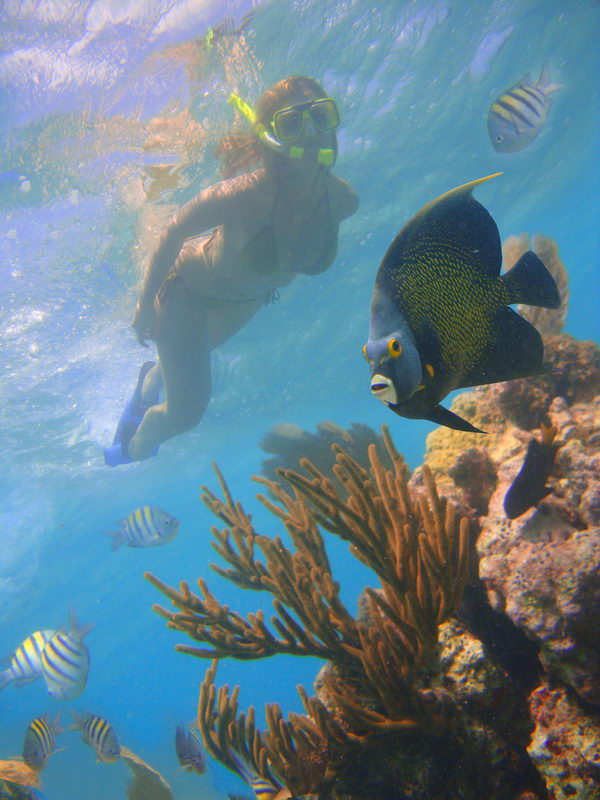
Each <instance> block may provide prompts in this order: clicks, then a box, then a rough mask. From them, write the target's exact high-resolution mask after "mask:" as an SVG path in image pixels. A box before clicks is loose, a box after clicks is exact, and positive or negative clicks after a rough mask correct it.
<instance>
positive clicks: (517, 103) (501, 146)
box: [487, 64, 562, 153]
mask: <svg viewBox="0 0 600 800" xmlns="http://www.w3.org/2000/svg"><path fill="white" fill-rule="evenodd" d="M558 89H562V86H561V85H560V84H558V83H552V81H551V80H550V74H549V72H548V66H547V65H546V64H544V66H543V67H542V71H541V73H540V77H539V79H538V82H537V83H535V82H534V81H533V80H532V78H531V75H530V74H529V72H528V73H527V74H526V75H523V77H522V78H521V80H520V81H519V82H518V83H515V85H514V86H511V87H510V89H508V90H507V91H505V92H502V94H501V95H499V96H498V97H497V98H496V99H495V100H494V102H493V103H492V105H491V106H490V110H489V112H488V118H487V126H488V134H489V137H490V141H491V143H492V147H493V148H494V150H496V151H497V152H498V153H514V152H516V151H517V150H522V149H523V148H524V147H527V146H528V145H530V144H531V142H533V140H534V139H535V138H536V137H537V136H538V134H539V133H540V131H541V130H542V128H543V127H544V125H545V124H546V121H547V120H548V115H549V113H550V108H551V106H552V98H551V97H550V95H551V94H552V92H556V91H557V90H558Z"/></svg>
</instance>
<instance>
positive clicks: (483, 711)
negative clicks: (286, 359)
mask: <svg viewBox="0 0 600 800" xmlns="http://www.w3.org/2000/svg"><path fill="white" fill-rule="evenodd" d="M383 438H384V442H385V447H386V450H387V454H388V459H389V462H390V463H391V464H392V469H386V468H385V467H384V466H383V465H382V463H381V460H380V459H379V456H378V453H377V449H376V447H375V445H374V444H371V445H370V447H369V450H368V453H369V460H370V466H369V469H368V470H367V469H365V468H364V467H361V466H360V465H359V464H358V463H357V462H356V461H355V460H354V459H352V458H350V457H349V456H348V455H347V453H345V452H344V451H343V450H342V448H340V447H339V446H335V445H334V448H333V449H334V452H335V455H336V464H335V466H334V469H333V471H334V474H335V476H336V478H337V481H338V485H340V486H341V487H343V491H341V490H339V489H337V488H336V485H335V484H334V483H333V481H332V480H331V478H329V477H326V476H325V475H324V474H323V473H322V472H321V471H320V470H319V469H317V467H316V466H315V465H314V464H312V463H311V462H310V461H308V460H306V459H304V460H302V462H301V465H302V467H303V469H304V470H305V472H306V473H307V474H306V475H302V474H300V473H298V472H295V471H293V470H289V469H283V470H280V472H279V475H280V477H281V478H282V479H283V480H284V481H285V482H286V484H287V485H288V486H289V487H291V491H288V490H286V489H284V488H283V486H282V485H280V484H277V483H275V482H273V481H271V480H268V479H266V478H256V480H257V481H258V482H259V483H261V484H262V485H263V486H264V487H265V488H266V489H267V490H268V491H269V492H270V494H271V496H273V497H275V502H273V501H271V500H270V499H268V498H267V497H265V496H262V495H259V499H260V500H261V502H262V503H264V504H265V505H266V507H267V508H268V509H269V510H270V511H271V512H272V513H273V514H274V515H276V516H277V517H278V518H279V519H280V520H281V521H282V523H283V524H284V526H285V529H286V531H287V533H288V535H289V538H290V540H291V542H292V543H293V545H294V547H295V551H294V552H292V551H290V550H288V549H287V547H286V546H285V545H284V543H283V541H282V539H281V538H280V537H277V538H275V539H271V538H269V537H266V536H261V535H259V534H258V533H257V532H256V531H255V530H254V528H253V526H252V522H251V518H250V516H249V515H248V514H247V513H246V512H245V511H244V509H243V508H242V506H241V505H240V504H239V503H236V502H234V500H233V498H232V496H231V494H230V492H229V489H228V487H227V485H226V484H225V481H224V480H223V478H222V477H221V476H220V474H219V473H218V474H219V480H220V484H221V490H222V493H223V497H224V499H223V500H221V499H219V498H218V497H217V496H216V495H215V494H213V493H212V492H211V491H210V490H208V489H206V488H204V489H203V500H204V502H205V503H206V504H207V505H208V507H209V508H210V509H211V510H212V511H213V512H214V513H215V514H216V515H217V516H218V517H219V518H220V519H221V520H222V521H223V522H224V523H225V525H226V526H227V527H226V528H224V529H222V530H220V529H218V528H216V527H215V528H213V529H212V533H213V536H214V539H215V541H214V542H213V546H214V547H215V549H216V551H217V552H218V553H219V555H220V556H221V557H222V558H223V559H224V560H225V562H226V563H227V564H228V565H229V566H228V567H226V568H223V567H220V566H215V565H213V569H215V570H216V571H217V572H218V573H219V574H221V575H223V576H224V577H226V578H228V579H229V580H231V581H232V582H234V583H235V584H237V585H239V586H242V587H244V588H251V589H256V590H263V591H268V592H269V593H271V594H272V595H273V597H274V608H275V616H274V617H273V618H272V629H271V628H269V627H268V626H267V624H266V623H265V618H264V613H263V612H262V611H258V612H257V613H256V614H249V615H248V617H247V618H244V617H242V616H241V615H239V614H237V613H236V612H234V611H231V610H230V609H229V608H228V607H227V606H224V605H222V604H221V603H219V601H218V600H217V599H216V598H215V597H214V596H213V595H212V594H211V593H210V591H209V589H208V587H207V585H206V583H205V581H204V580H202V579H199V580H198V586H199V589H200V595H199V596H198V595H195V594H193V593H192V592H191V590H190V588H189V586H188V585H187V584H186V583H185V582H183V583H181V585H180V588H179V589H174V588H172V587H169V586H167V585H165V584H164V583H162V582H161V581H160V580H159V579H158V578H156V577H155V576H153V575H150V574H147V577H148V578H149V580H150V581H151V582H152V583H153V584H154V585H155V586H156V587H157V588H159V589H160V590H161V591H162V592H163V593H164V594H165V595H166V596H167V597H168V598H169V599H170V600H171V602H172V603H173V605H174V606H175V607H176V609H177V610H176V611H170V610H168V609H165V608H162V607H160V606H155V607H154V608H155V610H156V611H157V612H158V613H160V614H161V615H162V616H163V617H164V618H165V619H166V620H167V624H168V627H171V628H174V629H176V630H179V631H182V632H185V633H186V634H187V635H188V636H190V637H191V638H192V639H194V640H196V641H198V642H202V643H204V644H205V645H208V646H207V647H194V646H190V645H178V646H177V649H178V650H179V651H180V652H183V653H188V654H191V655H195V656H199V657H202V658H213V659H215V660H218V659H220V658H225V657H234V658H239V659H255V658H263V657H267V656H270V655H275V654H278V653H287V654H293V655H316V656H319V657H321V658H323V659H325V660H326V661H327V664H326V665H325V667H324V668H323V669H322V670H321V673H320V675H319V677H318V680H317V692H318V693H317V696H316V697H309V696H308V695H307V694H306V692H305V691H304V690H303V689H301V688H300V689H299V691H300V694H301V698H302V701H303V704H304V708H305V714H289V715H288V717H287V719H284V717H283V714H282V712H281V709H280V708H279V706H278V705H276V704H270V705H269V706H268V707H267V710H266V719H267V730H266V731H264V732H261V731H259V730H258V729H257V728H256V726H255V714H254V709H253V708H252V707H251V708H250V709H249V711H248V712H247V713H244V712H240V711H239V710H238V693H239V689H238V688H237V687H236V688H235V689H233V690H231V691H230V690H229V688H228V687H222V688H220V689H219V690H217V688H216V687H215V683H214V681H215V673H216V661H215V663H213V665H212V666H211V667H210V669H209V670H208V672H207V674H206V678H205V680H204V682H203V684H202V687H201V692H200V699H199V706H198V727H199V729H200V730H201V732H202V735H203V738H204V742H205V745H206V747H207V749H208V751H209V752H210V753H211V754H212V755H213V756H214V757H215V758H217V759H218V760H219V761H221V762H222V763H223V764H225V765H226V766H228V767H229V768H230V769H232V770H233V771H236V772H238V773H240V769H239V760H240V758H242V759H243V760H244V761H245V762H246V763H247V764H250V765H251V767H252V769H253V770H254V771H255V773H256V774H257V775H260V776H261V777H262V778H263V779H264V780H267V781H268V782H269V783H271V784H272V785H273V786H274V787H280V786H281V784H282V783H283V784H284V785H285V787H286V788H287V790H289V791H290V792H291V793H293V794H294V795H299V794H302V795H304V794H308V793H310V794H313V795H316V796H318V798H322V800H325V798H332V800H354V798H356V799H357V800H358V798H361V799H364V798H373V800H375V798H378V800H387V799H389V800H401V799H402V798H416V799H417V800H418V798H423V800H425V798H431V797H435V798H439V799H440V800H445V799H446V798H447V800H450V799H451V798H452V800H457V799H458V798H464V799H465V800H466V798H473V799H474V798H480V797H481V796H482V795H483V794H485V795H487V796H488V797H489V798H497V799H498V800H501V799H502V800H505V798H506V799H508V800H517V798H519V797H521V796H522V795H523V793H525V792H529V793H530V794H531V796H532V797H534V798H539V799H540V800H542V799H543V798H546V797H547V794H546V792H545V790H544V787H543V782H542V781H541V778H540V777H539V775H538V773H537V771H536V769H535V768H534V767H533V765H532V763H531V762H530V760H529V758H528V756H527V752H526V744H527V741H528V734H529V731H530V725H529V717H528V712H527V705H526V703H525V702H524V699H523V698H522V700H521V702H515V703H512V704H511V708H510V709H507V710H506V712H505V713H502V714H498V713H497V712H496V713H494V712H493V710H492V708H493V703H494V702H498V699H499V698H500V697H503V698H504V699H506V698H508V697H512V696H515V695H518V694H519V692H520V689H519V687H517V686H516V684H515V683H514V681H512V680H511V678H510V676H508V675H507V674H506V672H505V671H504V670H503V669H502V668H501V667H497V666H493V665H488V664H487V663H486V659H485V658H484V657H483V654H482V650H481V644H480V643H478V642H477V640H476V639H475V638H474V637H473V636H472V635H471V634H469V633H468V632H467V631H462V630H461V632H460V633H459V632H458V629H456V628H455V627H452V625H453V624H458V623H452V622H451V617H452V615H453V614H455V613H456V612H457V610H458V607H459V604H460V600H461V597H462V594H463V590H464V587H465V584H466V582H467V580H468V575H469V553H470V549H471V534H470V529H471V526H470V523H469V521H468V520H467V519H466V518H464V517H460V516H459V515H458V514H457V513H456V510H455V508H454V505H453V504H452V503H448V502H446V501H443V500H440V498H439V495H438V493H437V490H436V486H435V483H434V481H433V479H432V477H431V474H430V472H429V470H428V468H427V467H424V468H423V470H421V472H420V478H421V482H422V485H423V488H413V490H409V488H408V485H407V482H406V476H407V470H406V465H405V464H404V462H403V460H402V458H401V457H400V456H399V454H398V453H397V452H396V450H395V448H394V447H393V444H392V442H391V439H390V438H389V434H388V433H387V431H386V429H384V430H383ZM320 530H325V531H329V532H330V533H333V534H335V535H337V536H339V537H341V538H342V539H344V540H346V541H348V542H349V543H350V549H351V552H352V553H353V555H355V556H356V557H357V558H359V559H360V560H361V561H362V562H363V563H365V564H366V565H367V566H369V567H370V568H371V569H372V570H373V571H374V572H375V574H376V575H377V576H378V578H379V580H380V583H381V588H380V589H366V590H365V592H364V593H363V595H362V598H361V603H360V611H359V614H358V616H357V617H356V618H355V617H353V616H352V615H351V614H350V612H349V611H348V610H347V608H346V607H345V606H344V605H343V603H342V602H341V600H340V596H339V586H338V584H337V583H336V582H335V581H334V579H333V576H332V574H331V570H330V566H329V562H328V558H327V554H326V550H325V546H324V541H323V536H322V534H321V532H320ZM257 551H260V552H262V554H263V556H264V557H265V559H266V561H265V562H263V561H260V560H258V558H257V557H256V553H257ZM448 626H450V627H448ZM459 639H460V640H461V641H464V642H465V647H464V648H456V646H455V642H456V641H457V640H459ZM467 642H468V643H469V647H467V646H466V643H467ZM478 647H479V649H478ZM483 676H487V677H483ZM491 685H494V686H495V687H496V688H495V691H494V692H491V691H488V689H489V686H491ZM483 686H485V687H486V689H485V690H484V689H483V688H482V687H483ZM486 695H487V696H488V697H489V698H491V700H492V705H491V706H490V705H489V703H488V704H487V705H486V702H485V699H484V698H485V696H486ZM240 774H241V773H240ZM274 791H276V789H274ZM523 796H524V795H523Z"/></svg>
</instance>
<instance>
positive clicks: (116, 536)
mask: <svg viewBox="0 0 600 800" xmlns="http://www.w3.org/2000/svg"><path fill="white" fill-rule="evenodd" d="M116 524H117V525H118V526H119V528H118V530H116V531H103V532H104V533H106V534H107V535H108V536H112V537H113V542H112V549H113V550H116V549H117V548H119V547H120V546H121V545H122V544H127V545H128V547H154V546H156V545H159V544H166V543H167V542H170V541H171V540H172V539H174V538H175V536H176V534H177V531H178V530H179V520H177V519H176V518H175V517H174V516H173V515H172V514H169V512H168V511H163V509H162V508H158V506H141V507H140V508H136V509H135V510H134V511H132V512H131V514H128V515H127V516H126V517H125V519H122V520H119V522H117V523H116Z"/></svg>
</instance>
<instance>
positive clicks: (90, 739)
mask: <svg viewBox="0 0 600 800" xmlns="http://www.w3.org/2000/svg"><path fill="white" fill-rule="evenodd" d="M71 714H72V715H73V724H72V725H69V730H80V731H83V737H82V738H83V741H84V742H86V743H87V744H89V745H90V746H91V747H93V748H94V750H95V751H96V755H97V756H98V761H104V762H105V763H107V764H110V763H112V762H113V761H118V760H119V758H120V757H121V746H120V745H119V740H118V739H117V735H116V733H115V732H114V730H113V727H112V725H111V724H110V722H108V721H107V720H105V719H103V718H102V717H98V716H97V715H96V714H89V713H87V712H83V713H81V714H79V713H77V711H73V710H72V709H71Z"/></svg>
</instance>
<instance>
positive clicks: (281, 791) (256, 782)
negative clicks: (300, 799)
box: [232, 751, 294, 800]
mask: <svg viewBox="0 0 600 800" xmlns="http://www.w3.org/2000/svg"><path fill="white" fill-rule="evenodd" d="M232 756H233V757H234V758H235V761H236V764H237V773H238V775H239V776H240V778H242V779H243V780H244V781H245V782H246V783H247V784H248V786H249V787H250V788H251V789H252V791H253V792H254V797H255V798H256V800H294V798H292V794H291V792H290V791H289V790H288V789H286V788H285V786H281V785H280V784H278V783H273V782H272V781H270V780H268V779H267V778H263V776H262V775H259V774H258V772H257V771H256V770H255V769H254V768H253V767H252V766H251V765H250V764H249V763H248V761H247V760H246V759H245V758H243V757H242V756H241V755H240V754H239V753H236V752H235V751H233V752H232Z"/></svg>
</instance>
